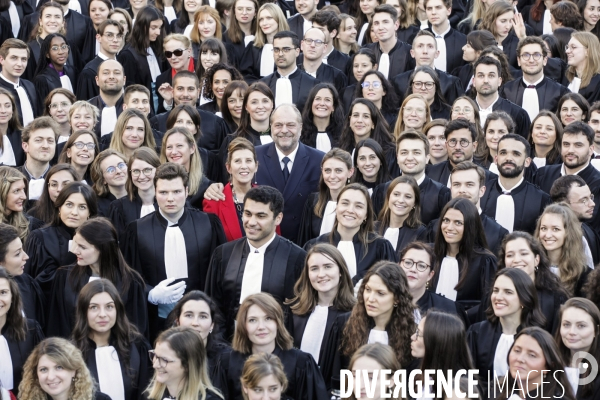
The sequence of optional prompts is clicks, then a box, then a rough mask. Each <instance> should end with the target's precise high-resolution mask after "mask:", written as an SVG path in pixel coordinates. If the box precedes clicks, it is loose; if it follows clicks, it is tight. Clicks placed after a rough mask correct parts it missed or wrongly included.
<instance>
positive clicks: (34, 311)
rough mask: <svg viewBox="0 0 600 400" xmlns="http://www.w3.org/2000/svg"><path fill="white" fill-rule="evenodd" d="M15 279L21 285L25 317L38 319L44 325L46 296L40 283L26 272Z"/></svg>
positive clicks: (20, 290)
mask: <svg viewBox="0 0 600 400" xmlns="http://www.w3.org/2000/svg"><path fill="white" fill-rule="evenodd" d="M13 279H14V280H15V282H17V285H19V292H20V293H21V301H22V302H23V312H24V313H25V317H27V318H29V319H33V320H35V321H37V322H38V323H39V324H40V326H44V324H45V322H46V314H45V308H46V298H45V296H44V292H42V289H41V288H40V285H39V284H38V283H37V282H36V281H35V279H33V278H32V277H31V276H30V275H29V274H26V273H25V272H24V273H22V274H21V275H17V276H15V277H14V278H13Z"/></svg>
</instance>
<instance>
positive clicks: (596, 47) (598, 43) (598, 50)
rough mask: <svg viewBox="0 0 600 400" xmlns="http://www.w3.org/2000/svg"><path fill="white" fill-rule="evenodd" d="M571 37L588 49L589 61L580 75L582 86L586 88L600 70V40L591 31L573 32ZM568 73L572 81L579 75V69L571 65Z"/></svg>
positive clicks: (587, 58)
mask: <svg viewBox="0 0 600 400" xmlns="http://www.w3.org/2000/svg"><path fill="white" fill-rule="evenodd" d="M571 39H575V40H577V41H578V42H579V43H581V45H582V46H583V47H585V49H586V50H587V57H586V60H587V62H586V63H585V68H584V69H583V73H582V74H581V76H580V78H581V88H584V87H586V86H587V85H589V84H590V81H591V80H592V78H593V77H594V75H596V74H597V73H599V72H600V40H598V38H597V37H596V35H594V34H593V33H591V32H573V34H572V35H571ZM566 75H567V79H568V80H569V82H572V81H573V78H575V77H576V76H577V69H576V68H575V67H574V66H572V65H570V66H569V68H568V69H567V74H566Z"/></svg>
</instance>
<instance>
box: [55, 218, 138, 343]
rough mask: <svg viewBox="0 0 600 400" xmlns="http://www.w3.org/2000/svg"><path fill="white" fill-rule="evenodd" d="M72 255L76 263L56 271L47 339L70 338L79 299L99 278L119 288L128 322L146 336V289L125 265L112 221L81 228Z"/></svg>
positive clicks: (97, 220)
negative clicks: (89, 285) (55, 337)
mask: <svg viewBox="0 0 600 400" xmlns="http://www.w3.org/2000/svg"><path fill="white" fill-rule="evenodd" d="M70 251H71V252H72V253H73V254H74V255H75V257H76V261H75V262H73V263H71V264H68V265H65V266H61V268H59V269H58V270H57V271H56V275H55V277H54V279H53V281H52V290H51V292H50V296H48V299H47V300H48V302H49V304H50V315H52V318H51V319H50V320H49V321H48V323H47V328H46V332H47V333H48V336H61V337H64V338H68V337H70V336H71V332H72V330H73V327H75V316H76V313H75V311H76V309H77V297H78V296H80V294H79V293H80V292H81V291H82V289H83V288H84V286H85V285H86V284H87V283H88V282H90V281H94V280H96V279H99V278H104V279H107V280H109V281H110V282H111V283H112V284H113V285H114V286H115V287H116V288H117V290H118V292H119V295H120V297H121V299H122V300H123V305H124V308H123V311H125V313H126V314H127V318H128V319H129V321H131V323H132V324H133V325H135V326H136V327H137V329H138V330H139V331H140V332H142V333H144V334H147V332H148V311H147V308H146V304H147V301H148V300H147V295H146V293H145V287H146V285H145V283H144V280H143V279H142V277H141V275H140V274H138V273H137V272H136V271H134V270H133V269H132V268H130V267H129V266H128V265H127V263H126V262H125V259H124V258H123V255H122V254H121V250H120V249H119V241H118V238H117V232H116V231H115V228H114V227H113V226H112V224H111V223H110V221H109V220H108V219H106V218H101V217H98V218H92V219H90V220H88V221H86V222H84V223H83V224H81V225H80V226H79V227H78V228H77V230H76V231H75V235H74V236H73V239H72V244H71V248H70ZM86 310H87V308H86Z"/></svg>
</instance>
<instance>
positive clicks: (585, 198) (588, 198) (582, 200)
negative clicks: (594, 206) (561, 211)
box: [569, 194, 594, 206]
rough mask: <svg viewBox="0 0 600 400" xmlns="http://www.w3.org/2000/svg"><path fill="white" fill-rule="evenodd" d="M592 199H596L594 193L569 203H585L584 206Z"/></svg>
mask: <svg viewBox="0 0 600 400" xmlns="http://www.w3.org/2000/svg"><path fill="white" fill-rule="evenodd" d="M590 201H594V195H593V194H590V195H589V197H584V198H583V199H581V200H578V201H575V202H572V201H570V202H569V204H573V203H575V204H578V203H579V204H583V205H584V206H587V205H588V203H589V202H590Z"/></svg>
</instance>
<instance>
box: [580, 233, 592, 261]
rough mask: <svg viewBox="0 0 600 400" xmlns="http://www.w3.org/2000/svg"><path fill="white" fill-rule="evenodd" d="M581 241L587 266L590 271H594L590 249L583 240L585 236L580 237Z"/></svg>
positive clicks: (585, 240)
mask: <svg viewBox="0 0 600 400" xmlns="http://www.w3.org/2000/svg"><path fill="white" fill-rule="evenodd" d="M581 239H582V240H583V252H584V253H585V259H586V261H587V266H588V267H590V268H591V269H594V258H593V257H592V250H591V249H590V245H589V244H588V241H587V239H586V238H585V236H582V237H581Z"/></svg>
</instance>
